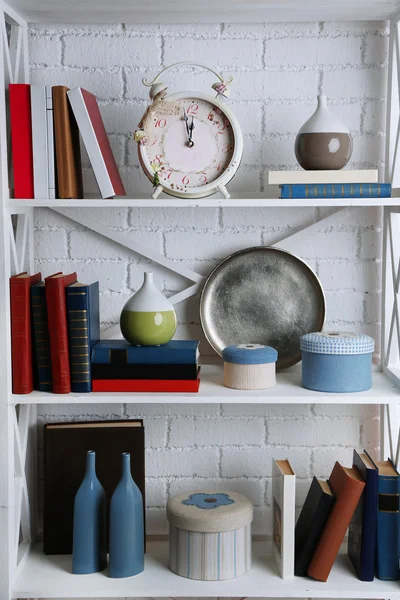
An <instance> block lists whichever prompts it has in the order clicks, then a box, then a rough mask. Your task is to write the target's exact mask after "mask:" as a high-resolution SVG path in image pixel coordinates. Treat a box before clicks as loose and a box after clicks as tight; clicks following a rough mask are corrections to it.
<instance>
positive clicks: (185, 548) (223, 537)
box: [167, 491, 253, 581]
mask: <svg viewBox="0 0 400 600" xmlns="http://www.w3.org/2000/svg"><path fill="white" fill-rule="evenodd" d="M167 516H168V521H169V567H170V569H171V571H173V572H174V573H176V574H177V575H181V577H187V578H189V579H199V580H202V581H221V580H223V579H233V578H235V577H240V575H244V574H245V573H247V572H248V571H249V570H250V568H251V522H252V520H253V505H252V503H251V501H250V500H249V499H248V498H246V497H245V496H242V495H241V494H236V493H235V492H215V491H214V492H213V491H206V492H194V493H189V494H188V493H185V494H179V495H178V496H174V497H173V498H171V499H170V500H169V502H168V507H167Z"/></svg>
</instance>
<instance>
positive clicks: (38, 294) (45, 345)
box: [31, 281, 53, 392]
mask: <svg viewBox="0 0 400 600" xmlns="http://www.w3.org/2000/svg"><path fill="white" fill-rule="evenodd" d="M31 306H32V324H33V332H32V333H33V336H32V347H33V354H34V359H35V360H34V368H35V369H36V374H35V383H36V382H37V387H38V389H39V390H40V391H41V392H51V391H53V376H52V372H51V358H50V337H49V328H48V325H47V306H46V287H45V283H44V281H41V282H40V283H37V284H36V285H33V286H32V287H31Z"/></svg>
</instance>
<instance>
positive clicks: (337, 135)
mask: <svg viewBox="0 0 400 600" xmlns="http://www.w3.org/2000/svg"><path fill="white" fill-rule="evenodd" d="M352 152H353V140H352V137H351V135H350V132H349V130H348V129H347V127H346V125H344V124H343V123H342V122H341V121H340V119H338V118H337V117H336V116H335V115H334V114H333V112H332V111H331V110H330V109H329V108H328V104H327V98H326V96H318V106H317V109H316V111H315V112H314V114H313V115H312V116H311V117H310V118H309V119H308V121H306V122H305V123H304V125H303V127H301V129H300V131H299V133H298V134H297V137H296V141H295V154H296V158H297V161H298V163H299V165H300V166H301V167H303V169H306V170H307V171H309V170H321V169H327V170H335V169H342V168H343V167H344V166H345V165H347V163H348V162H349V160H350V157H351V154H352Z"/></svg>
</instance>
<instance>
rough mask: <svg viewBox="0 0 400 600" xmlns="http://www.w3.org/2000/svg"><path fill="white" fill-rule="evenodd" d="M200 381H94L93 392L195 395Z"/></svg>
mask: <svg viewBox="0 0 400 600" xmlns="http://www.w3.org/2000/svg"><path fill="white" fill-rule="evenodd" d="M199 386H200V379H192V380H187V379H184V380H183V379H93V380H92V392H171V393H177V394H179V393H181V392H190V393H195V392H198V391H199Z"/></svg>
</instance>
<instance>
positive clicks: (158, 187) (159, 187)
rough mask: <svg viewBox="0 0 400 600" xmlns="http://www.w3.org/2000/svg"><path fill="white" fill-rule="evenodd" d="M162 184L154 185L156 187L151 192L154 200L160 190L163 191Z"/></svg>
mask: <svg viewBox="0 0 400 600" xmlns="http://www.w3.org/2000/svg"><path fill="white" fill-rule="evenodd" d="M163 189H164V188H163V186H162V185H158V186H157V187H156V189H155V190H154V192H153V193H152V195H151V197H152V198H154V200H156V199H157V198H158V196H159V195H160V194H161V192H162V191H163Z"/></svg>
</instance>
